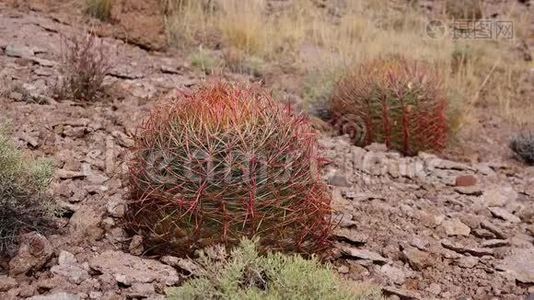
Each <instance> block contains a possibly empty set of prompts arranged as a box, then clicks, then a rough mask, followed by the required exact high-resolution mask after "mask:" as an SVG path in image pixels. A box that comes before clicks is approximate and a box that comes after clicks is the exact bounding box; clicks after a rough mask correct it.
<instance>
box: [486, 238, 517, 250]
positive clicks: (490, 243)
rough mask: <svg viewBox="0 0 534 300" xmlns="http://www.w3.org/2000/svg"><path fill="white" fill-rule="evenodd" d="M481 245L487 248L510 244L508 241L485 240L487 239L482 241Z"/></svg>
mask: <svg viewBox="0 0 534 300" xmlns="http://www.w3.org/2000/svg"><path fill="white" fill-rule="evenodd" d="M481 246H482V247H488V248H497V247H505V246H510V241H508V240H498V239H494V240H487V241H484V242H482V244H481Z"/></svg>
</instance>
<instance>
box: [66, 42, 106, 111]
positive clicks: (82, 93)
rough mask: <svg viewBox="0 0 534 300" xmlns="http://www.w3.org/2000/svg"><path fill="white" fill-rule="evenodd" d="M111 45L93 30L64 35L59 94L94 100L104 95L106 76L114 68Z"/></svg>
mask: <svg viewBox="0 0 534 300" xmlns="http://www.w3.org/2000/svg"><path fill="white" fill-rule="evenodd" d="M109 50H110V49H109V47H107V46H106V45H104V43H103V41H102V40H101V39H99V38H98V37H96V36H95V35H94V34H92V33H88V34H84V35H79V36H76V35H73V36H70V37H67V36H63V38H62V51H61V65H60V68H59V71H60V75H61V78H60V81H59V85H58V86H57V87H56V91H55V93H56V95H57V96H58V97H59V98H63V99H65V98H66V99H73V100H81V101H87V102H92V101H96V100H97V99H98V98H99V97H100V96H102V95H104V93H105V88H106V86H105V85H104V78H105V76H106V74H107V73H108V72H109V71H110V70H111V68H112V66H113V65H112V62H111V58H110V54H111V53H110V51H109Z"/></svg>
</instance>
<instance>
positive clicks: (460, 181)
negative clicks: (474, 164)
mask: <svg viewBox="0 0 534 300" xmlns="http://www.w3.org/2000/svg"><path fill="white" fill-rule="evenodd" d="M476 184H477V178H476V177H475V176H473V175H460V176H458V177H456V180H455V184H454V185H455V186H473V185H476Z"/></svg>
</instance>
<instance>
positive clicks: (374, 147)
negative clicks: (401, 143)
mask: <svg viewBox="0 0 534 300" xmlns="http://www.w3.org/2000/svg"><path fill="white" fill-rule="evenodd" d="M364 149H365V150H367V151H371V152H387V151H388V147H387V146H386V145H385V144H379V143H372V144H370V145H367V146H365V148H364Z"/></svg>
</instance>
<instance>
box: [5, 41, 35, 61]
mask: <svg viewBox="0 0 534 300" xmlns="http://www.w3.org/2000/svg"><path fill="white" fill-rule="evenodd" d="M4 51H5V54H6V55H7V56H9V57H19V58H30V57H32V56H33V55H34V53H33V50H32V49H31V48H29V47H25V46H20V45H13V44H9V45H7V47H6V49H5V50H4Z"/></svg>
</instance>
